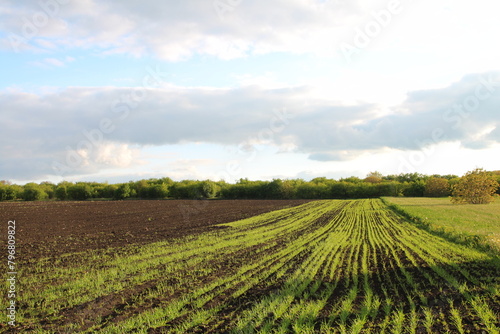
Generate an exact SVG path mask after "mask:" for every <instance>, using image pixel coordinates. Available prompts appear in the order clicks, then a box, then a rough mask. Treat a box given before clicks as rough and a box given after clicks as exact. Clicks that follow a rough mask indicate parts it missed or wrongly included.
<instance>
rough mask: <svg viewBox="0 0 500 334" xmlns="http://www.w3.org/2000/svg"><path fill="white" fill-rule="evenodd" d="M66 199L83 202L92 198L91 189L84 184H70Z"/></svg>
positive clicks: (92, 192) (92, 191)
mask: <svg viewBox="0 0 500 334" xmlns="http://www.w3.org/2000/svg"><path fill="white" fill-rule="evenodd" d="M67 192H68V198H69V199H72V200H75V201H85V200H87V199H89V198H92V197H93V194H94V190H93V188H92V187H91V186H90V185H89V184H87V183H84V182H80V183H76V184H72V185H70V186H68V188H67Z"/></svg>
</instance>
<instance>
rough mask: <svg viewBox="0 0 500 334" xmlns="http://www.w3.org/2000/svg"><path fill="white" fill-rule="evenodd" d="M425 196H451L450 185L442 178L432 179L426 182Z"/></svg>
mask: <svg viewBox="0 0 500 334" xmlns="http://www.w3.org/2000/svg"><path fill="white" fill-rule="evenodd" d="M424 195H425V196H427V197H444V196H449V195H450V183H449V181H448V180H447V179H444V178H441V177H431V178H430V179H428V180H427V181H426V182H425V191H424Z"/></svg>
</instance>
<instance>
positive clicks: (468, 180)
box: [451, 168, 499, 204]
mask: <svg viewBox="0 0 500 334" xmlns="http://www.w3.org/2000/svg"><path fill="white" fill-rule="evenodd" d="M498 187H499V184H498V182H497V181H496V179H495V177H494V176H493V174H492V173H488V172H486V171H485V170H484V169H482V168H476V169H474V170H472V171H470V172H467V173H466V174H465V175H464V176H462V178H461V179H460V181H459V182H458V183H457V184H456V185H455V186H453V190H452V198H451V201H452V202H453V203H457V204H462V203H468V204H487V203H491V202H493V200H494V194H495V192H496V191H497V189H498Z"/></svg>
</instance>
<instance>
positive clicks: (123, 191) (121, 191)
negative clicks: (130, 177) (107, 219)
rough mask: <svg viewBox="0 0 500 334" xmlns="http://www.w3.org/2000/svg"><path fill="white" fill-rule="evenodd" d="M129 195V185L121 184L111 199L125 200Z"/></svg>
mask: <svg viewBox="0 0 500 334" xmlns="http://www.w3.org/2000/svg"><path fill="white" fill-rule="evenodd" d="M130 194H131V189H130V185H129V184H128V183H123V184H120V185H119V186H118V188H116V190H115V192H114V194H113V198H114V199H125V198H129V197H130Z"/></svg>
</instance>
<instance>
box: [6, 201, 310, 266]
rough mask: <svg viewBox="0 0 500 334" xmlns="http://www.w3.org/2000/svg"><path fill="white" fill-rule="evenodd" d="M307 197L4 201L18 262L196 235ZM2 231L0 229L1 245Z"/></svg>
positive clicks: (299, 202)
mask: <svg viewBox="0 0 500 334" xmlns="http://www.w3.org/2000/svg"><path fill="white" fill-rule="evenodd" d="M306 202H308V201H307V200H128V201H94V202H92V201H86V202H64V201H62V202H59V201H58V202H4V203H0V217H1V219H2V220H3V221H4V222H5V226H7V221H9V220H15V221H16V240H17V244H16V245H17V251H18V254H19V261H22V262H27V261H32V260H36V259H37V258H40V257H45V256H54V255H58V254H64V253H69V252H75V251H85V250H88V249H97V248H107V247H120V246H124V245H127V244H144V243H149V242H155V241H162V240H166V239H171V238H178V237H183V236H186V235H190V234H198V233H202V232H204V231H208V230H210V229H214V228H218V227H217V226H214V225H216V224H222V223H229V222H232V221H236V220H240V219H244V218H248V217H251V216H255V215H259V214H262V213H265V212H269V211H273V210H278V209H282V208H287V207H292V206H297V205H300V204H303V203H306ZM4 239H6V233H2V234H0V242H1V243H2V244H5V242H6V240H4Z"/></svg>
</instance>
